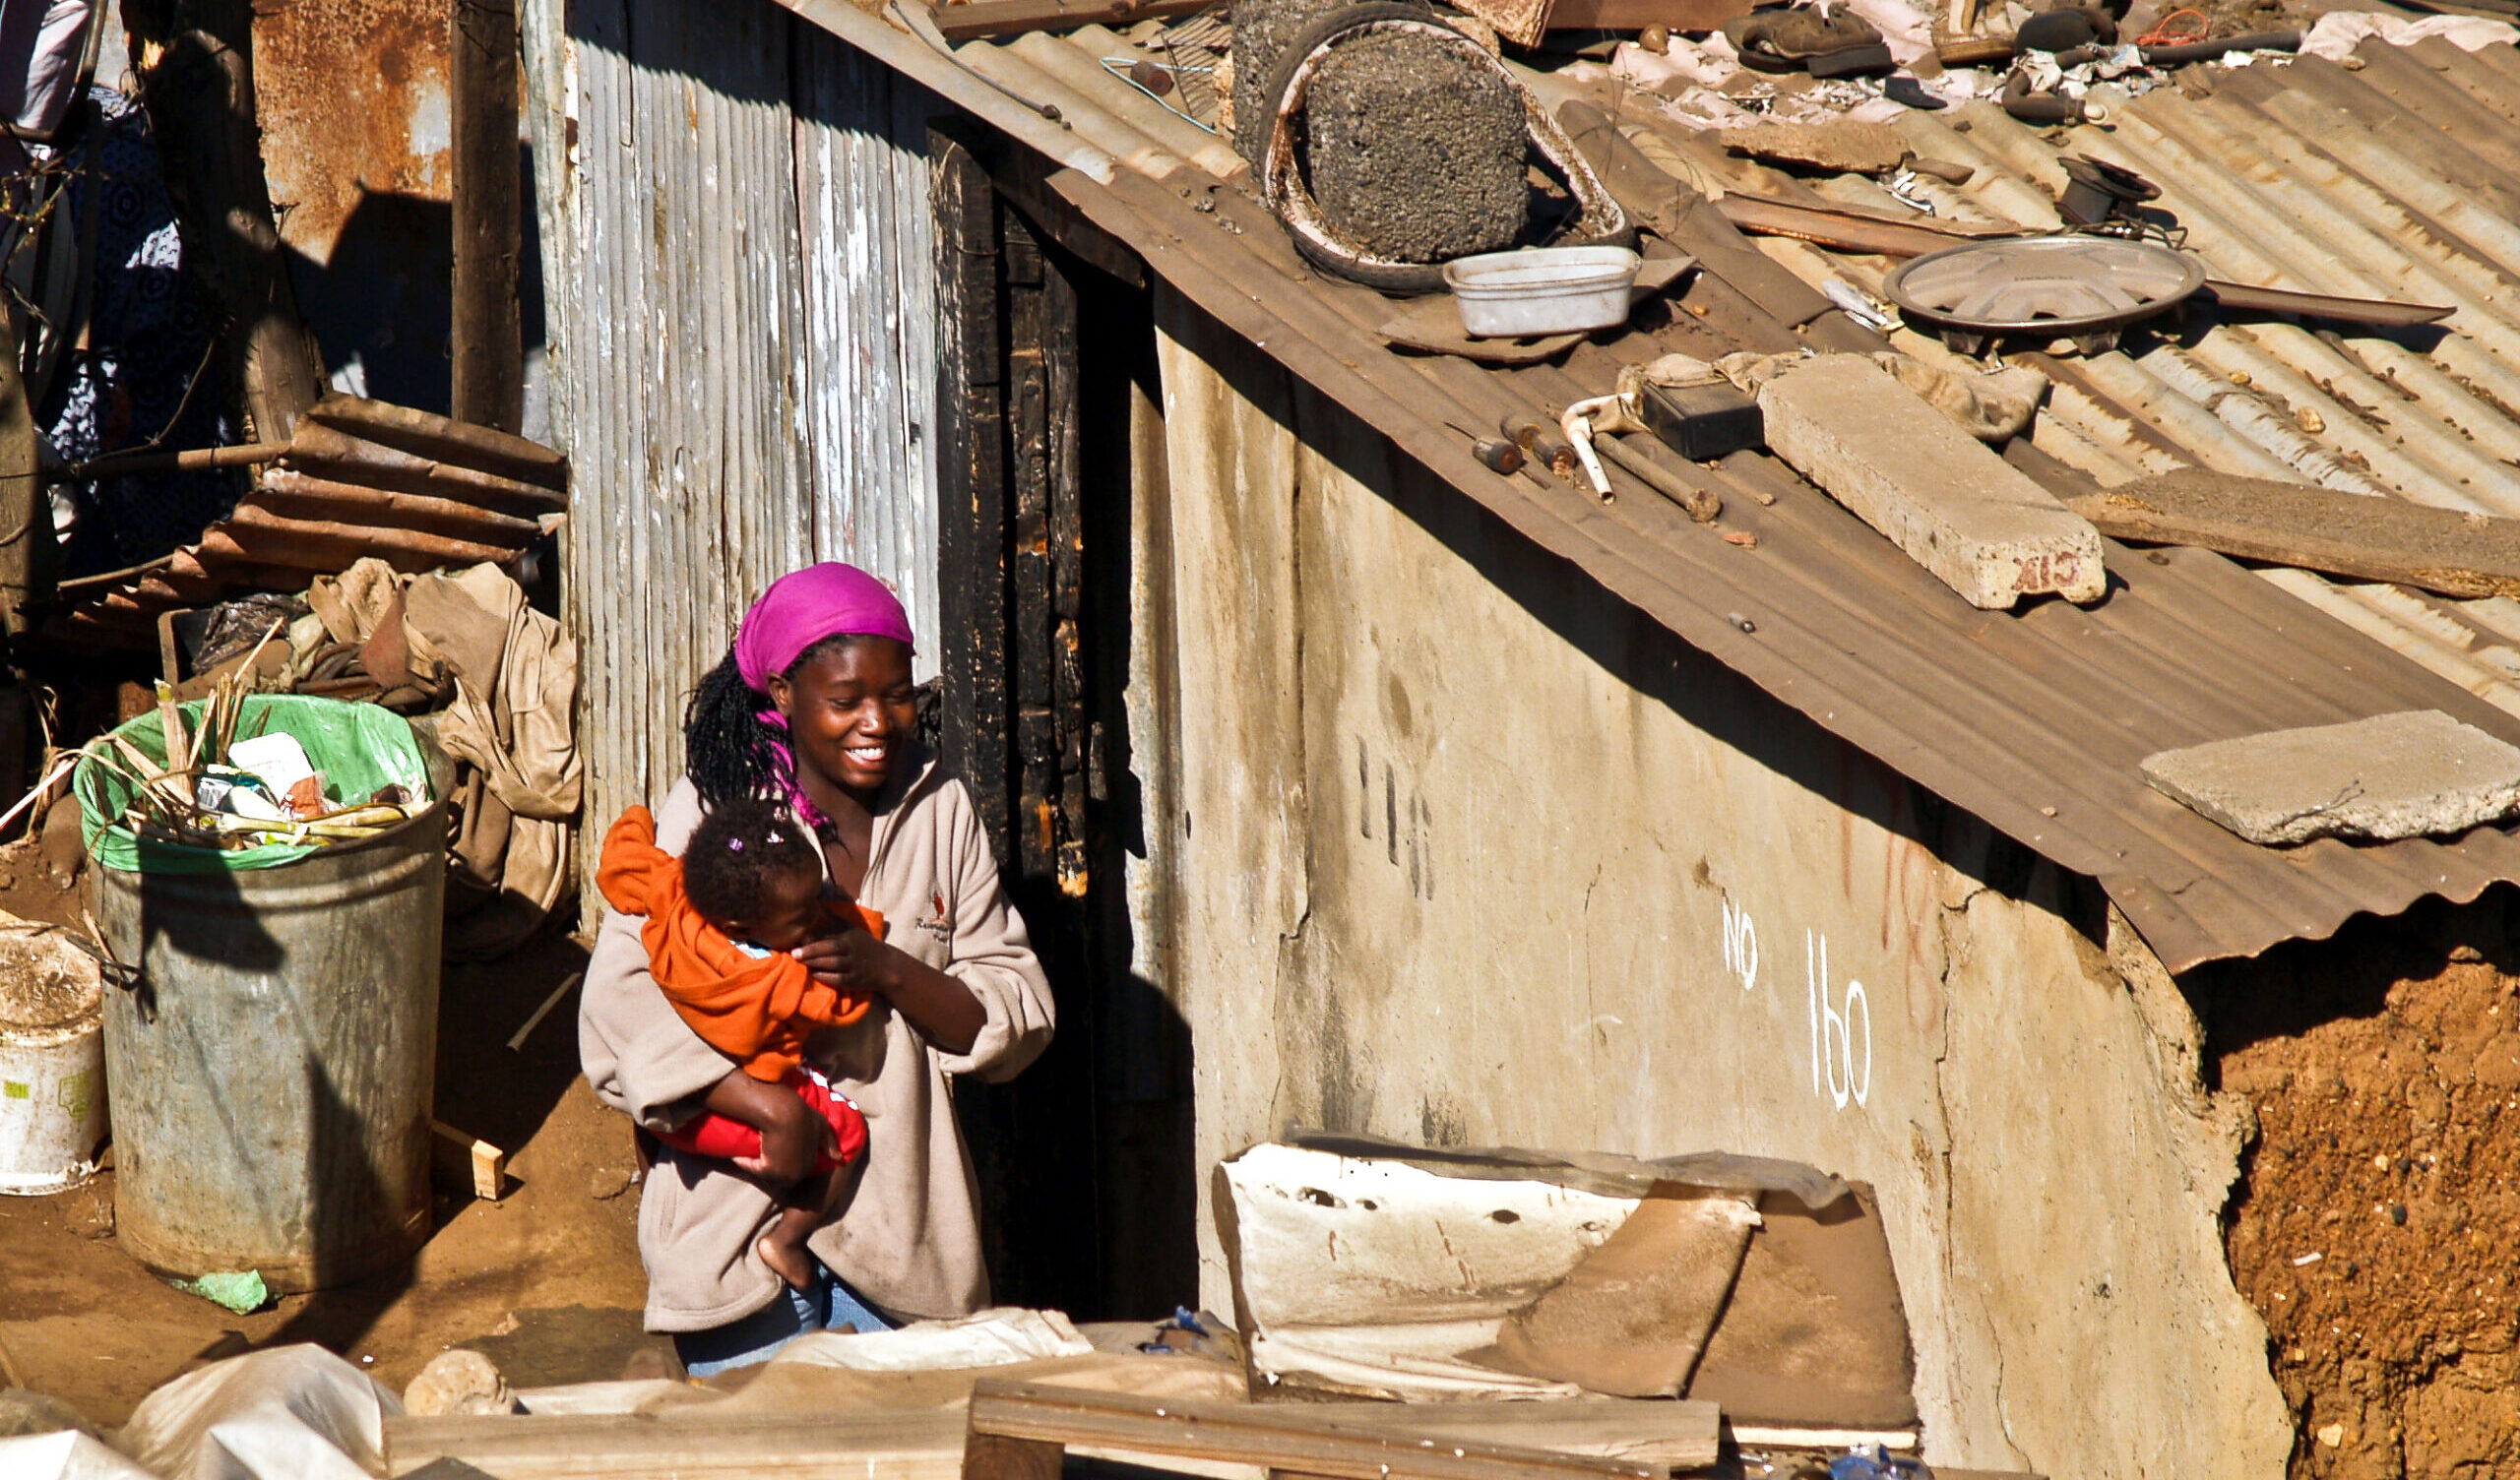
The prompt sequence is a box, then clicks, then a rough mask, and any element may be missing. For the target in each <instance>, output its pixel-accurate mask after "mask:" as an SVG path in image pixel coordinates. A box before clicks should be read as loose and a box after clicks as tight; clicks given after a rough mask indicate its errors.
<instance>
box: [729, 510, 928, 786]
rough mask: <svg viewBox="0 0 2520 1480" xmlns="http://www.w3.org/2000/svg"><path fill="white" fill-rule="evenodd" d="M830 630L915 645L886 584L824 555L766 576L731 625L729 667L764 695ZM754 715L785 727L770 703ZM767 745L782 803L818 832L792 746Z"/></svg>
mask: <svg viewBox="0 0 2520 1480" xmlns="http://www.w3.org/2000/svg"><path fill="white" fill-rule="evenodd" d="M836 637H869V638H891V639H893V640H894V641H896V642H898V643H900V644H901V645H902V646H903V647H905V648H908V647H912V646H914V645H913V644H912V642H911V634H910V616H909V614H908V613H906V612H904V611H903V610H902V603H901V598H900V597H898V596H896V595H894V594H893V592H892V588H891V587H889V586H885V585H884V583H882V582H881V581H878V580H876V579H875V578H874V577H872V576H869V575H867V574H866V573H865V572H864V571H861V570H859V569H858V568H857V567H855V566H853V565H843V564H841V563H840V562H839V561H837V560H831V561H825V562H824V563H823V564H821V565H809V566H807V567H805V568H804V569H803V570H801V571H790V572H789V573H788V574H787V575H785V576H782V577H780V578H779V579H778V580H776V581H774V582H772V583H770V589H768V590H766V591H763V592H762V593H761V599H760V600H758V601H755V602H754V603H753V604H752V610H750V611H748V612H745V613H744V620H743V625H742V626H740V627H738V628H736V629H735V668H736V670H737V671H738V672H740V673H742V674H743V679H744V687H746V688H748V689H750V690H752V691H753V692H754V693H756V694H764V695H766V694H768V693H769V692H770V680H771V679H772V678H773V677H776V676H777V675H779V674H782V673H785V672H787V671H788V667H789V666H790V665H791V664H793V663H794V662H795V661H796V659H797V658H798V657H800V656H802V655H803V653H804V651H805V649H807V648H811V647H813V646H814V645H815V644H816V643H819V642H821V641H823V640H824V639H825V638H836ZM754 717H756V718H758V719H760V720H761V721H762V723H763V724H765V725H768V726H770V727H771V728H773V729H777V730H783V731H784V730H786V729H787V728H788V716H786V715H785V714H782V713H780V712H779V710H778V709H774V708H769V707H765V708H763V709H760V710H759V711H757V713H756V714H755V716H754ZM770 747H771V749H772V750H774V751H776V752H778V754H779V771H780V775H781V778H782V780H783V782H784V784H785V786H786V789H787V792H788V805H789V806H790V807H792V808H794V809H795V812H796V815H797V817H798V818H799V819H800V820H802V821H803V822H804V824H805V826H807V827H809V828H813V829H815V830H817V831H819V830H820V829H821V828H822V826H823V824H824V821H825V819H824V817H823V813H822V809H821V808H819V807H816V806H815V805H814V804H813V802H812V801H811V800H810V799H808V798H807V797H806V795H805V792H804V788H803V787H801V786H799V785H798V784H797V783H796V757H795V755H794V753H793V752H792V751H790V750H789V749H788V746H786V745H785V744H782V743H781V742H779V741H777V740H773V741H771V742H770Z"/></svg>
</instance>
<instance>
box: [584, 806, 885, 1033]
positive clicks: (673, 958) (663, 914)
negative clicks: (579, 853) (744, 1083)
mask: <svg viewBox="0 0 2520 1480" xmlns="http://www.w3.org/2000/svg"><path fill="white" fill-rule="evenodd" d="M595 882H596V887H597V888H598V889H600V890H601V891H603V897H604V898H605V899H606V900H607V901H609V902H610V903H611V905H612V907H613V908H614V909H617V910H619V911H621V912H622V913H623V914H625V915H645V916H647V923H646V924H644V925H641V926H640V927H639V943H640V944H641V945H643V946H645V947H647V948H648V970H649V972H650V974H652V975H653V976H655V977H656V979H657V986H658V988H659V989H660V990H662V992H663V993H664V995H665V1001H667V1002H669V1003H671V1004H673V1010H674V1011H675V1012H677V1013H679V1014H681V1015H682V1020H683V1021H685V1022H687V1023H689V1024H691V1030H692V1031H693V1032H695V1033H698V1034H699V1035H700V1036H701V1037H702V1038H704V1039H706V1040H707V1041H708V1043H709V1045H710V1046H711V1047H712V1048H715V1049H717V1050H718V1051H719V1052H720V1053H723V1054H725V1055H726V1056H727V1057H729V1058H731V1059H733V1060H734V1061H735V1062H736V1063H737V1064H739V1065H740V1066H742V1068H743V1071H744V1073H746V1074H748V1075H750V1076H752V1077H753V1078H754V1079H764V1080H770V1081H774V1082H775V1081H776V1080H778V1079H782V1078H784V1077H785V1076H786V1075H787V1074H788V1071H789V1070H791V1069H794V1068H795V1067H796V1066H797V1064H798V1063H799V1062H801V1061H802V1059H803V1057H804V1052H805V1035H806V1034H807V1033H809V1032H811V1031H812V1030H813V1029H814V1028H815V1027H817V1026H824V1025H828V1026H832V1027H845V1026H847V1025H848V1024H850V1023H852V1022H855V1021H856V1020H857V1019H858V1018H863V1017H865V1016H866V1008H867V1005H868V1003H867V999H866V998H864V997H862V996H859V995H858V994H856V993H853V992H840V991H835V990H834V989H832V988H830V987H826V986H824V985H822V984H821V983H820V982H817V981H815V980H814V979H813V977H811V976H810V975H808V974H806V971H805V963H804V962H802V961H800V960H798V959H796V958H795V957H794V956H776V955H775V956H751V955H747V954H746V953H745V952H744V950H743V949H742V948H741V947H739V946H737V945H736V944H735V943H734V942H733V941H730V940H728V939H727V938H726V936H725V932H724V931H721V930H720V929H718V927H716V926H715V925H712V924H710V923H709V922H708V921H707V920H705V919H703V918H701V915H700V911H699V910H697V909H694V908H692V905H691V899H690V896H689V895H687V894H684V893H683V892H682V860H681V859H679V858H676V857H674V856H673V855H672V854H671V853H668V852H666V851H665V850H664V849H662V848H660V847H658V846H657V823H656V819H655V818H653V817H651V816H649V814H648V809H647V808H645V807H633V808H631V809H630V810H629V811H627V812H624V813H622V814H621V820H620V821H619V822H616V823H614V824H613V825H612V830H611V831H610V832H608V833H604V834H603V858H602V861H601V862H600V863H599V864H598V865H597V866H596V875H595ZM835 913H837V914H839V915H840V916H841V918H843V919H848V918H851V916H853V917H854V918H855V919H856V920H858V921H860V922H862V923H863V924H864V925H865V927H866V930H867V933H868V934H870V935H872V936H874V937H875V938H876V939H878V940H881V939H883V935H884V917H883V916H882V915H880V914H877V913H876V912H875V911H873V910H871V909H868V908H867V907H866V906H864V905H862V904H848V905H843V906H841V907H840V909H839V910H836V911H835Z"/></svg>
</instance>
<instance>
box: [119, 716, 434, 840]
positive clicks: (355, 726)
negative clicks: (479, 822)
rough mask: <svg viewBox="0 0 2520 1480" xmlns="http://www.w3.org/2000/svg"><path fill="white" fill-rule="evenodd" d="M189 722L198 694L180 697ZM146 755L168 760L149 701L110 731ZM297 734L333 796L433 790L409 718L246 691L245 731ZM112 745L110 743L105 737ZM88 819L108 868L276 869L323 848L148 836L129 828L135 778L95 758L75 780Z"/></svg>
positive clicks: (241, 723)
mask: <svg viewBox="0 0 2520 1480" xmlns="http://www.w3.org/2000/svg"><path fill="white" fill-rule="evenodd" d="M180 709H181V711H182V713H183V716H184V723H185V725H186V726H187V727H188V728H189V727H190V726H193V725H198V724H199V723H201V712H202V702H201V701H199V700H194V701H192V702H190V703H187V704H185V705H182V706H180ZM114 733H115V734H117V735H120V736H122V737H123V738H124V739H126V740H128V741H130V742H131V743H132V744H133V745H135V746H137V747H139V749H140V752H141V754H143V755H145V756H148V757H150V758H151V759H153V760H163V759H164V757H165V754H166V732H165V727H164V725H163V724H162V723H160V721H159V719H158V711H157V710H156V709H151V710H150V711H149V712H148V713H146V714H143V715H141V716H140V717H139V718H137V719H134V720H131V721H129V722H128V723H125V724H124V725H122V726H121V727H120V728H118V729H116V730H115V731H114ZM269 734H286V735H293V736H295V737H296V739H297V743H298V744H299V745H301V746H304V747H305V748H306V759H307V761H308V762H309V763H310V764H312V765H313V766H314V768H315V769H316V770H317V771H322V772H324V795H325V796H327V797H329V798H331V799H332V800H333V801H334V802H335V803H337V804H341V805H349V804H353V803H357V802H364V801H366V800H367V799H368V798H369V797H371V796H374V795H375V794H376V791H377V788H379V787H382V786H386V785H389V784H390V785H395V786H400V787H402V788H403V789H404V790H405V791H406V792H408V793H410V795H412V796H414V797H418V798H421V799H423V800H427V799H430V797H431V793H430V790H429V781H428V774H429V772H428V765H427V763H426V762H425V761H423V760H422V759H421V756H420V743H419V739H418V737H417V736H415V735H413V734H412V733H411V725H410V721H409V720H407V719H405V718H404V717H403V716H402V715H400V714H397V713H395V712H394V711H393V710H391V709H379V708H378V707H376V706H375V705H372V704H347V703H345V702H343V701H341V700H338V699H317V698H314V697H312V696H309V695H303V694H269V695H260V694H258V695H254V696H251V697H249V698H247V699H246V700H245V702H244V704H243V706H242V709H241V710H240V717H239V718H238V720H237V724H236V735H237V738H239V739H250V738H251V737H253V736H256V735H269ZM105 746H106V748H108V749H110V748H111V746H110V742H106V743H105ZM73 789H74V790H75V791H76V792H77V793H78V796H79V811H80V814H81V821H82V822H83V823H84V824H85V825H86V830H87V836H88V856H89V857H90V858H93V859H95V861H96V863H97V864H98V865H100V866H102V867H104V868H109V869H121V870H123V871H125V872H126V873H138V874H222V873H236V872H239V871H241V870H244V869H270V868H278V867H280V866H281V865H282V864H284V863H295V862H296V861H297V860H299V859H301V858H303V857H305V856H306V855H307V854H309V853H313V852H317V851H319V849H320V845H319V844H316V843H298V842H270V843H262V844H259V845H257V846H255V847H250V848H232V849H231V848H196V847H188V846H186V845H184V844H181V843H171V842H158V841H156V840H155V839H145V838H142V837H141V836H139V835H138V834H137V833H133V832H132V830H131V827H130V825H129V824H127V823H125V822H123V821H122V820H121V819H122V815H123V814H124V813H125V812H126V811H128V810H130V807H131V797H132V793H133V792H134V791H135V790H137V789H138V787H137V785H136V784H135V783H134V782H133V781H132V780H131V779H130V777H128V776H126V775H124V774H122V772H120V771H115V770H113V769H111V768H109V767H104V766H99V765H97V764H96V762H95V759H94V758H93V757H91V758H90V759H87V760H84V761H81V762H80V763H79V771H78V773H77V775H76V777H75V778H74V781H73Z"/></svg>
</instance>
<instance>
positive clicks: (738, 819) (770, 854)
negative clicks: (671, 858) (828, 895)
mask: <svg viewBox="0 0 2520 1480" xmlns="http://www.w3.org/2000/svg"><path fill="white" fill-rule="evenodd" d="M794 872H802V873H811V874H814V875H816V876H817V877H819V876H820V875H821V873H822V857H821V855H820V854H819V853H818V852H816V851H815V848H814V844H813V841H812V839H810V838H808V837H806V836H805V830H804V829H802V828H800V827H798V826H796V824H795V822H794V821H793V820H791V819H789V818H788V817H787V816H786V815H785V814H783V813H782V812H781V811H780V810H779V809H778V808H777V807H774V806H772V805H771V804H770V803H768V802H759V801H753V800H750V799H747V798H738V799H736V800H733V801H725V802H720V803H718V804H717V805H716V806H713V807H711V808H710V809H709V810H708V811H707V812H706V813H703V814H702V815H701V818H700V826H699V827H697V828H695V829H693V830H692V833H691V841H690V842H688V843H686V844H685V845H684V846H683V850H682V889H683V893H684V894H688V895H690V897H691V907H692V908H694V909H696V910H698V911H700V913H701V915H702V916H703V917H704V918H706V919H707V920H708V921H709V923H711V924H713V925H718V926H722V927H723V926H724V925H725V922H727V921H729V920H741V919H743V918H745V917H746V916H747V915H749V914H751V913H752V911H754V910H755V909H757V908H759V907H760V901H761V895H762V887H763V885H764V883H765V882H766V881H768V880H770V879H772V878H774V877H776V876H777V875H780V874H784V873H794Z"/></svg>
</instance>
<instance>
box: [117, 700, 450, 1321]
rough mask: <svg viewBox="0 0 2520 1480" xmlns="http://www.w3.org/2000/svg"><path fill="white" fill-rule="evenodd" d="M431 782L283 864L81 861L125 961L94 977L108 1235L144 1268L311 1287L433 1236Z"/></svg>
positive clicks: (441, 909) (436, 926)
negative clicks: (108, 1142)
mask: <svg viewBox="0 0 2520 1480" xmlns="http://www.w3.org/2000/svg"><path fill="white" fill-rule="evenodd" d="M380 712H381V711H380ZM398 722H399V721H398ZM433 759H437V758H433ZM440 764H442V760H441V761H440ZM438 769H439V767H438V765H431V767H430V770H431V771H438ZM431 783H432V784H431V791H432V794H433V796H434V797H436V798H438V800H435V801H433V802H432V803H431V805H430V806H429V807H428V809H427V810H426V811H424V812H422V813H421V814H420V815H418V816H417V817H414V818H413V819H412V820H410V822H408V823H405V824H403V825H401V826H399V827H395V828H394V829H392V830H391V831H390V832H387V833H382V834H380V835H378V836H375V837H371V838H366V839H362V840H359V841H354V842H346V843H339V844H335V845H332V846H329V847H324V848H319V849H316V850H314V851H312V852H309V853H307V854H306V855H305V856H304V857H302V858H298V859H297V860H295V861H294V862H290V863H286V864H284V865H282V866H279V867H270V868H253V869H240V870H236V871H233V872H221V871H213V872H191V873H186V872H171V871H169V872H157V871H150V872H141V871H135V870H130V869H124V868H117V867H110V866H102V865H100V866H98V867H96V868H95V869H93V870H92V871H91V877H92V878H93V879H94V880H95V903H96V918H97V923H98V925H99V926H100V927H101V929H102V931H103V934H104V941H105V945H106V948H107V949H108V950H109V952H110V953H111V954H112V956H114V958H115V959H116V960H117V961H118V962H120V963H122V964H123V965H124V966H126V967H133V966H136V967H137V970H136V971H124V972H121V973H116V974H119V975H121V976H122V977H124V978H125V980H124V981H123V982H122V983H121V984H120V985H118V986H116V987H108V988H107V989H106V994H105V996H106V1002H105V1022H104V1038H105V1066H106V1069H105V1082H106V1087H107V1093H108V1096H109V1098H110V1112H111V1116H112V1125H113V1136H114V1179H115V1186H114V1219H115V1228H116V1234H117V1236H118V1237H119V1238H120V1239H121V1241H122V1244H123V1247H124V1248H126V1249H128V1250H129V1251H130V1252H131V1253H132V1254H133V1255H134V1256H136V1257H137V1258H138V1259H139V1260H140V1261H141V1262H142V1263H143V1264H147V1265H149V1266H150V1267H151V1268H153V1269H156V1270H158V1271H159V1272H160V1273H165V1274H173V1275H181V1276H187V1277H190V1276H197V1275H201V1274H207V1273H213V1272H219V1271H227V1270H237V1271H241V1270H247V1269H256V1270H260V1271H261V1272H262V1276H263V1279H264V1282H265V1283H266V1284H268V1285H270V1286H271V1287H272V1288H273V1289H275V1290H279V1291H284V1292H286V1291H297V1290H311V1289H323V1288H327V1287H330V1286H335V1285H342V1284H348V1283H351V1282H354V1281H356V1280H358V1279H360V1278H362V1277H364V1276H366V1275H368V1274H372V1273H374V1272H376V1271H377V1270H379V1269H383V1268H387V1267H390V1266H392V1265H394V1264H399V1263H401V1262H402V1261H404V1260H405V1259H408V1258H409V1257H410V1255H411V1254H412V1253H413V1252H414V1251H415V1250H417V1249H418V1248H419V1246H420V1245H421V1244H422V1243H424V1242H425V1241H426V1240H427V1238H428V1235H429V1231H430V1228H429V1139H430V1131H429V1119H430V1113H431V1103H430V1102H431V1099H432V1096H433V1092H434V1080H435V1074H436V1059H437V1004H438V969H439V942H440V938H441V936H442V934H443V931H444V920H445V897H446V841H447V824H446V804H445V801H444V800H443V798H444V797H445V795H446V789H447V788H446V785H445V783H444V780H443V778H442V774H441V775H433V776H432V777H431Z"/></svg>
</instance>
